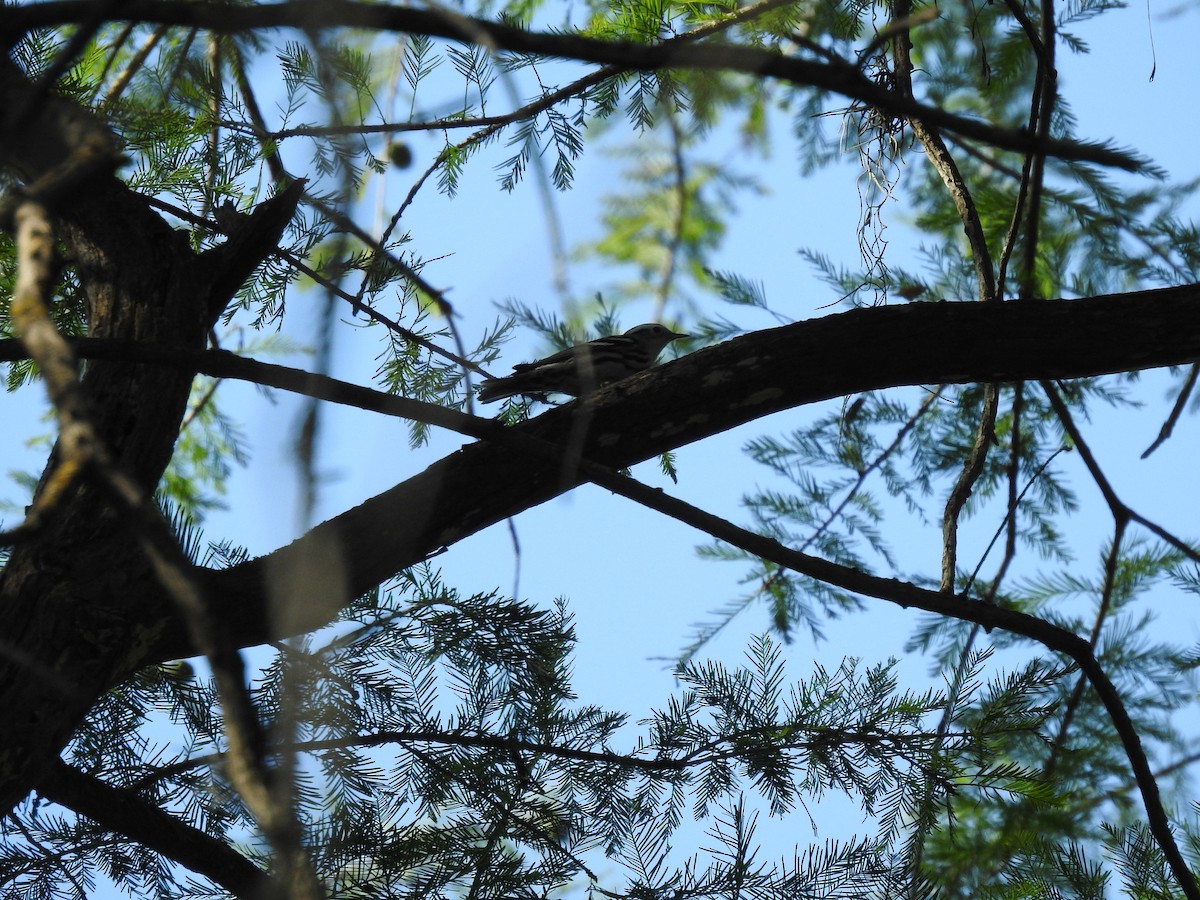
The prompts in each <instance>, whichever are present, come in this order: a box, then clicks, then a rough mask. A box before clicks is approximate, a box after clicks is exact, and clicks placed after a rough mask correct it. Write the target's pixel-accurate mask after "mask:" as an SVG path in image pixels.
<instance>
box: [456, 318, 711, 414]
mask: <svg viewBox="0 0 1200 900" xmlns="http://www.w3.org/2000/svg"><path fill="white" fill-rule="evenodd" d="M685 337H688V335H686V334H679V333H677V332H674V331H672V330H671V329H670V328H667V327H665V326H663V325H659V324H657V323H651V324H648V325H638V326H637V327H635V328H630V329H629V330H628V331H627V332H625V333H624V334H616V335H611V336H610V337H602V338H597V339H596V340H594V341H588V342H587V343H584V344H576V345H575V346H574V347H568V348H567V349H566V350H560V351H559V352H558V353H555V354H552V355H551V356H547V357H546V358H545V359H539V360H537V361H536V362H530V363H518V364H517V365H515V366H513V374H512V375H507V376H505V377H503V378H487V379H485V380H484V381H483V383H482V384H481V385H480V387H479V402H480V403H491V402H493V401H495V400H503V399H504V398H505V397H515V396H517V395H518V394H570V395H571V396H573V397H578V396H580V395H581V394H586V393H589V392H591V391H594V390H596V389H597V388H600V387H603V386H604V385H606V384H612V383H613V382H614V381H620V380H621V379H622V378H628V377H629V376H630V375H636V374H637V373H638V372H641V371H643V370H645V369H648V368H650V367H651V366H652V365H654V361H655V360H656V359H658V355H659V354H660V353H662V351H663V348H664V347H666V346H667V344H669V343H671V341H677V340H680V339H681V338H685Z"/></svg>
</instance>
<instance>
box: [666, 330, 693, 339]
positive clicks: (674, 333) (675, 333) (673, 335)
mask: <svg viewBox="0 0 1200 900" xmlns="http://www.w3.org/2000/svg"><path fill="white" fill-rule="evenodd" d="M687 337H691V335H690V334H680V333H679V332H678V331H672V332H671V340H673V341H677V340H679V339H680V338H687Z"/></svg>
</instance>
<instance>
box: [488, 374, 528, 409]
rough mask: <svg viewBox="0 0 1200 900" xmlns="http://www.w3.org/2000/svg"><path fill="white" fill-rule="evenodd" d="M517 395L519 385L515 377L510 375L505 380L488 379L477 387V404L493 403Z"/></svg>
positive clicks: (519, 388)
mask: <svg viewBox="0 0 1200 900" xmlns="http://www.w3.org/2000/svg"><path fill="white" fill-rule="evenodd" d="M514 382H517V383H514ZM519 393H521V384H520V383H519V379H517V378H516V377H514V376H511V375H510V376H508V377H507V378H489V379H487V380H486V381H484V382H483V383H482V384H480V386H479V402H480V403H494V402H495V401H497V400H503V399H505V398H506V397H515V396H516V395H517V394H519Z"/></svg>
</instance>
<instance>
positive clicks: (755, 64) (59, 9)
mask: <svg viewBox="0 0 1200 900" xmlns="http://www.w3.org/2000/svg"><path fill="white" fill-rule="evenodd" d="M92 8H93V4H92V3H90V2H89V0H59V2H50V3H38V4H35V5H31V6H18V7H10V8H8V9H6V10H5V11H4V21H3V32H2V34H3V36H5V37H7V39H8V40H10V41H11V40H13V39H15V38H17V37H19V36H20V35H21V34H23V33H24V32H27V31H29V30H31V29H34V28H50V27H55V26H60V25H69V24H72V23H74V22H77V21H80V20H81V19H82V18H84V17H85V16H87V15H88V14H89V12H90V11H91V10H92ZM112 18H113V20H114V21H137V22H152V23H156V24H168V25H182V26H188V27H195V28H203V29H206V30H209V31H213V32H216V33H219V34H233V33H241V32H246V31H252V30H262V29H275V28H301V29H310V30H311V29H318V30H319V29H328V28H366V29H372V30H376V31H394V32H405V33H420V34H428V35H430V36H432V37H440V38H446V39H448V40H455V41H467V42H469V43H474V44H485V45H487V46H488V47H489V48H491V49H493V50H511V51H515V52H518V53H536V54H541V55H544V56H552V57H559V58H562V59H576V60H580V61H583V62H593V63H600V64H604V65H612V66H617V67H619V68H622V69H630V70H639V71H651V70H655V69H667V68H682V69H705V70H719V71H728V72H743V73H746V74H750V75H756V76H766V77H769V78H774V79H778V80H780V81H786V82H789V83H791V84H797V85H802V86H806V87H814V88H818V89H821V90H827V91H831V92H833V93H837V94H841V95H843V96H845V97H850V98H852V99H855V100H860V101H862V102H864V103H867V104H869V105H871V106H874V107H876V108H878V109H880V110H883V111H885V112H888V113H890V114H892V115H895V116H903V117H905V118H917V119H921V120H923V121H925V122H926V123H928V124H929V125H931V126H934V127H937V128H942V129H944V130H946V131H950V132H954V133H956V134H960V135H963V136H964V137H970V138H975V139H976V140H980V141H984V142H985V143H988V144H992V145H993V146H996V147H1002V148H1004V149H1007V150H1016V151H1020V152H1035V151H1036V152H1039V153H1044V154H1046V155H1047V156H1056V157H1059V158H1062V159H1077V160H1084V161H1089V162H1096V163H1100V164H1102V165H1110V166H1117V167H1120V168H1123V169H1128V170H1130V171H1134V170H1138V169H1140V168H1141V167H1142V165H1143V163H1142V161H1141V160H1139V159H1136V158H1135V157H1134V156H1133V155H1131V154H1130V153H1126V152H1121V151H1117V150H1113V149H1111V148H1109V147H1104V146H1099V145H1096V144H1088V143H1080V142H1074V141H1063V140H1058V139H1054V138H1034V137H1033V136H1032V135H1030V134H1028V132H1026V131H1024V130H1020V129H1008V128H996V127H994V126H992V125H988V124H986V123H983V122H980V121H978V120H975V119H969V118H966V117H963V116H958V115H955V114H953V113H949V112H946V111H945V110H942V109H939V108H937V107H932V106H927V105H925V104H922V103H919V102H917V101H915V100H912V99H910V98H907V97H902V96H899V95H897V94H896V93H894V92H892V91H889V90H887V89H885V88H882V87H880V86H879V85H877V84H875V83H874V82H872V81H871V80H870V79H868V78H866V77H865V76H863V75H862V73H861V72H860V71H859V69H858V67H857V66H855V65H853V64H851V63H849V62H846V63H837V64H834V63H829V62H815V61H813V60H809V59H802V58H799V57H797V56H795V55H791V54H783V53H775V52H771V51H767V50H759V49H757V48H753V47H745V46H737V45H731V44H722V43H716V42H710V43H704V42H701V43H692V42H691V41H690V40H687V41H684V40H674V41H664V42H662V43H659V44H635V43H622V42H615V41H602V40H597V39H595V38H589V37H584V36H582V35H576V34H555V33H547V32H535V31H527V30H525V29H522V28H518V27H514V26H510V25H502V24H498V23H496V22H490V21H487V20H484V19H475V18H470V17H468V16H461V15H458V14H457V13H455V14H451V13H449V12H447V11H444V9H434V10H426V9H419V8H414V7H410V6H391V5H385V4H368V3H357V2H353V0H293V2H288V3H273V4H256V5H253V6H230V5H228V4H223V3H191V2H180V0H129V2H126V3H123V4H121V6H120V8H119V10H116V11H114V13H113V16H112ZM685 37H686V36H685Z"/></svg>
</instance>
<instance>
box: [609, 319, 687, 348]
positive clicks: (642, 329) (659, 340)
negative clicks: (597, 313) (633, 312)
mask: <svg viewBox="0 0 1200 900" xmlns="http://www.w3.org/2000/svg"><path fill="white" fill-rule="evenodd" d="M625 337H629V338H633V339H634V340H635V341H637V342H638V343H639V344H641V345H642V346H643V347H645V348H646V349H647V350H649V351H650V352H651V353H652V354H653V355H654V356H658V354H659V353H661V352H662V349H663V347H665V346H667V344H669V343H671V341H677V340H679V339H681V338H685V337H689V335H686V334H680V333H678V332H674V331H672V330H671V329H670V328H667V327H666V326H665V325H659V324H658V323H657V322H651V323H650V324H649V325H638V326H636V327H635V328H630V329H629V330H628V331H627V332H625Z"/></svg>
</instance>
